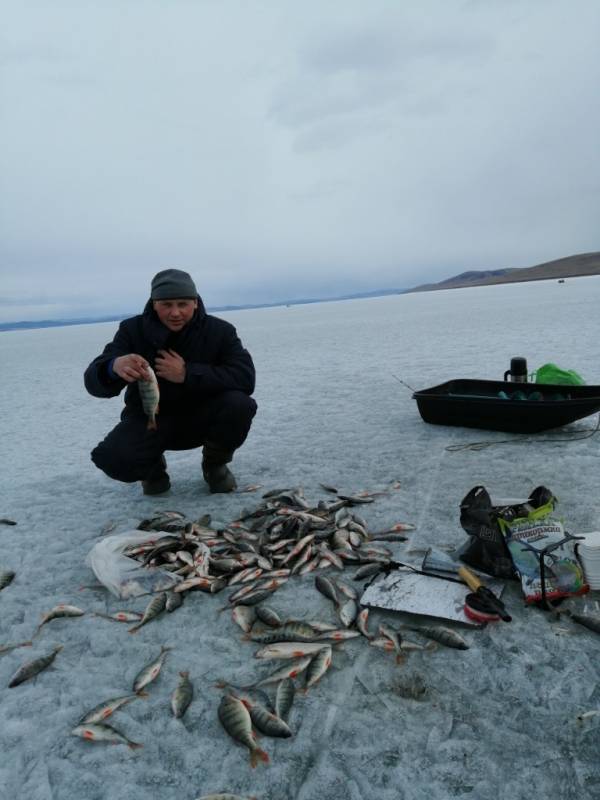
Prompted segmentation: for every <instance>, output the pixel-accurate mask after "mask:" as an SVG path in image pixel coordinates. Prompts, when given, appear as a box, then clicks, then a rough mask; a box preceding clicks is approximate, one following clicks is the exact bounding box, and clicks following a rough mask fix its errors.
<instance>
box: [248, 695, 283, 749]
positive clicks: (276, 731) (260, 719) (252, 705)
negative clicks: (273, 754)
mask: <svg viewBox="0 0 600 800" xmlns="http://www.w3.org/2000/svg"><path fill="white" fill-rule="evenodd" d="M239 699H240V700H241V701H242V703H243V704H244V705H245V706H246V708H247V709H248V713H249V714H250V719H251V720H252V723H253V725H254V727H255V728H256V729H257V730H258V731H260V732H261V733H264V735H265V736H271V737H273V738H275V739H289V738H290V736H291V735H292V731H291V730H290V727H289V725H288V724H287V722H284V720H282V719H281V718H280V717H278V716H277V714H273V712H271V711H269V709H268V708H265V706H263V705H261V704H260V703H258V702H257V701H256V700H252V699H250V698H249V697H240V698H239Z"/></svg>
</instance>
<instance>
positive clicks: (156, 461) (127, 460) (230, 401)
mask: <svg viewBox="0 0 600 800" xmlns="http://www.w3.org/2000/svg"><path fill="white" fill-rule="evenodd" d="M255 414H256V403H255V402H254V400H253V399H252V398H251V397H248V395H247V394H244V393H243V392H238V391H231V392H222V393H221V394H218V395H215V396H214V397H210V398H209V399H208V400H206V401H204V402H203V403H202V404H200V405H199V406H198V407H197V408H196V409H194V411H193V412H191V413H181V414H177V415H165V414H160V413H159V414H158V416H157V418H156V423H157V430H155V431H152V430H150V431H149V430H147V429H146V425H147V422H148V419H147V417H146V416H145V415H143V414H138V413H136V412H132V411H130V410H128V409H127V408H126V409H124V411H123V413H122V414H121V422H119V424H118V425H117V426H116V427H115V428H113V430H112V431H111V432H110V433H109V434H108V436H107V437H106V438H105V439H104V440H103V441H101V442H100V444H99V445H98V446H97V447H95V448H94V449H93V450H92V461H93V462H94V464H95V465H96V466H97V467H98V468H99V469H101V470H102V471H103V472H105V473H106V474H107V475H108V477H109V478H114V479H115V480H118V481H125V483H132V482H133V481H140V480H146V479H148V478H150V477H153V476H154V475H156V474H157V473H159V472H161V471H162V469H163V467H162V466H161V458H162V454H163V453H164V451H165V450H193V449H194V448H196V447H201V446H202V445H204V444H207V443H208V447H207V448H206V449H205V459H206V460H213V461H214V462H221V463H225V462H227V461H230V460H231V457H232V455H233V451H234V450H237V448H238V447H240V446H241V445H242V444H243V443H244V441H245V439H246V436H248V431H249V430H250V425H251V424H252V419H253V418H254V415H255Z"/></svg>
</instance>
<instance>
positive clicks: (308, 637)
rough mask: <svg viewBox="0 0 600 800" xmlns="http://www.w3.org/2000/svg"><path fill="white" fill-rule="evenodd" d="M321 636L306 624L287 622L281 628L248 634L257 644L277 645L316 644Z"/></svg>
mask: <svg viewBox="0 0 600 800" xmlns="http://www.w3.org/2000/svg"><path fill="white" fill-rule="evenodd" d="M318 636H319V634H318V633H317V631H315V630H314V629H313V628H311V627H310V626H309V625H306V624H305V623H304V622H286V623H285V624H284V625H282V626H281V627H280V628H263V629H262V630H254V629H253V630H252V632H251V633H249V634H247V636H246V637H244V638H247V639H250V640H251V641H253V642H256V643H257V644H276V643H277V642H314V641H316V640H317V638H318Z"/></svg>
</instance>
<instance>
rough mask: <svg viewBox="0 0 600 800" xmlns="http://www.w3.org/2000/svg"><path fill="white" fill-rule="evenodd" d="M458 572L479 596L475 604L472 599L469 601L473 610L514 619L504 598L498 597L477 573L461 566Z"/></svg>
mask: <svg viewBox="0 0 600 800" xmlns="http://www.w3.org/2000/svg"><path fill="white" fill-rule="evenodd" d="M458 574H459V576H460V577H461V578H462V579H463V581H464V582H465V583H466V584H467V586H468V587H469V589H472V590H473V594H474V595H475V596H476V598H477V599H476V601H475V604H473V601H472V600H471V601H467V605H468V606H469V608H470V610H471V612H473V611H475V612H479V613H481V614H487V615H492V616H493V615H497V616H498V617H499V618H500V619H502V620H504V622H510V621H511V620H512V617H511V616H510V614H509V613H508V612H507V611H506V606H505V605H504V603H503V602H502V600H500V598H499V597H496V595H495V594H494V593H493V592H492V591H491V590H490V589H488V587H487V586H485V584H484V583H483V581H482V580H480V578H478V577H477V575H474V574H473V573H472V572H471V570H469V569H467V568H466V567H459V569H458ZM469 597H470V595H467V598H469ZM465 613H466V609H465ZM467 616H469V615H468V614H467ZM471 618H472V617H471Z"/></svg>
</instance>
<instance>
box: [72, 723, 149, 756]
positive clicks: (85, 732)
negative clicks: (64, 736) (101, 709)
mask: <svg viewBox="0 0 600 800" xmlns="http://www.w3.org/2000/svg"><path fill="white" fill-rule="evenodd" d="M71 735H72V736H79V737H81V738H82V739H85V740H86V741H88V742H106V743H107V744H126V745H127V747H129V749H130V750H137V749H138V748H140V747H143V745H141V744H139V743H138V742H132V741H131V740H130V739H128V738H127V737H126V736H123V734H122V733H119V731H117V730H115V729H114V728H112V727H111V726H110V725H100V724H98V723H92V724H87V725H77V727H76V728H73V730H72V731H71Z"/></svg>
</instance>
